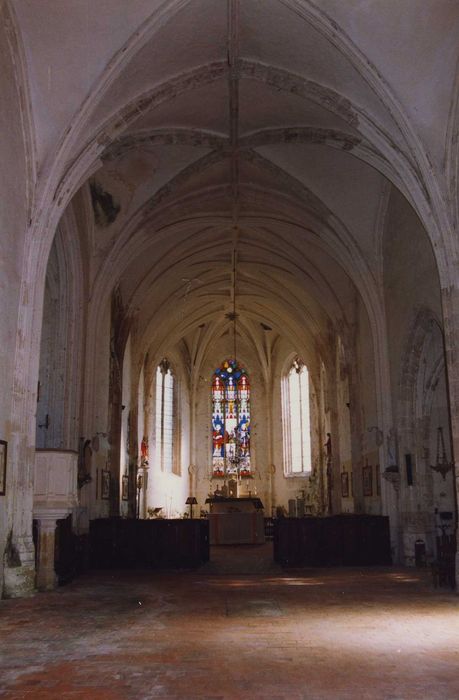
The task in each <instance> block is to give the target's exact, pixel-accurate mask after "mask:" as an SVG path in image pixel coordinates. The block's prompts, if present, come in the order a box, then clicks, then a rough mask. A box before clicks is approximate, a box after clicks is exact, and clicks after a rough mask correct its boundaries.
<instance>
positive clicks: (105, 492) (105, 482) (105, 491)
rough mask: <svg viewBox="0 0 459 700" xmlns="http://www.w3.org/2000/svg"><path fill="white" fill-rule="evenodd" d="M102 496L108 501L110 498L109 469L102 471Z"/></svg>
mask: <svg viewBox="0 0 459 700" xmlns="http://www.w3.org/2000/svg"><path fill="white" fill-rule="evenodd" d="M100 497H101V498H102V500H104V501H108V499H109V498H110V472H109V471H108V469H102V471H101V485H100Z"/></svg>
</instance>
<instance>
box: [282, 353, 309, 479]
mask: <svg viewBox="0 0 459 700" xmlns="http://www.w3.org/2000/svg"><path fill="white" fill-rule="evenodd" d="M282 398H283V402H282V403H283V426H284V469H285V473H286V474H287V475H290V476H294V475H301V474H305V475H306V474H309V473H310V471H311V424H310V423H311V420H310V406H309V372H308V369H307V367H306V365H305V364H304V362H303V361H302V360H300V359H299V358H297V359H296V360H294V362H293V364H292V366H291V368H290V371H289V373H288V375H287V377H286V378H285V381H284V385H283V397H282Z"/></svg>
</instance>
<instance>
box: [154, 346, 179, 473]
mask: <svg viewBox="0 0 459 700" xmlns="http://www.w3.org/2000/svg"><path fill="white" fill-rule="evenodd" d="M174 416H175V406H174V375H173V374H172V371H171V368H170V365H169V362H168V361H167V360H166V359H164V360H162V362H161V363H160V364H159V365H158V368H157V370H156V463H157V464H158V465H159V466H160V467H161V471H165V472H175V471H176V470H175V468H174V467H175V466H176V465H174Z"/></svg>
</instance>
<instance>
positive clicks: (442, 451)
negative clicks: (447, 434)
mask: <svg viewBox="0 0 459 700" xmlns="http://www.w3.org/2000/svg"><path fill="white" fill-rule="evenodd" d="M453 467H454V464H453V462H448V458H447V456H446V448H445V438H444V437H443V428H441V427H440V428H438V429H437V463H436V464H434V465H432V464H431V465H430V468H431V469H433V470H434V471H435V472H438V474H441V475H442V477H443V479H445V478H446V475H447V473H448V472H450V471H452V470H453Z"/></svg>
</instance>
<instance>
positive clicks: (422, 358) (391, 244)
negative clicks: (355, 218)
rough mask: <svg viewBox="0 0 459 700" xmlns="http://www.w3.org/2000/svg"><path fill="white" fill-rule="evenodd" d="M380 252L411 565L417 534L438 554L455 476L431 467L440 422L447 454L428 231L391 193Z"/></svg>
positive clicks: (403, 530) (401, 503)
mask: <svg viewBox="0 0 459 700" xmlns="http://www.w3.org/2000/svg"><path fill="white" fill-rule="evenodd" d="M402 232H403V233H402ZM383 250H384V293H385V303H386V315H387V329H388V332H387V337H388V346H389V357H390V371H391V384H392V388H393V391H392V403H393V412H394V416H395V424H396V429H395V431H394V443H393V450H394V452H395V459H396V463H397V464H398V465H399V470H400V490H399V493H398V494H397V498H398V507H399V510H400V541H401V545H402V546H401V548H402V553H403V557H404V561H405V563H407V564H413V563H414V548H415V542H416V540H418V539H420V540H422V541H424V542H425V544H426V552H427V557H428V559H433V558H434V557H435V554H436V551H435V536H436V535H438V534H439V530H438V527H437V525H438V518H437V516H436V515H435V510H438V511H450V512H454V510H455V505H454V491H453V489H454V486H453V476H452V473H451V472H450V473H449V474H447V475H446V477H445V479H443V477H442V476H441V475H440V474H438V473H434V471H433V470H432V469H431V468H430V465H431V464H435V463H436V460H437V439H438V432H437V428H438V427H439V426H441V427H442V430H443V437H444V440H445V447H446V452H447V456H448V458H450V457H451V433H450V418H449V408H448V396H447V384H446V372H445V361H444V346H443V342H444V341H443V330H442V308H441V296H440V283H439V276H438V270H437V265H436V262H435V258H434V254H433V250H432V247H431V244H430V241H429V240H428V238H427V235H426V233H425V231H424V230H423V228H422V226H421V224H420V222H419V220H418V219H417V217H416V215H415V213H414V212H413V210H412V209H411V208H410V207H409V205H408V204H407V202H406V201H405V200H404V199H403V198H402V197H401V196H400V195H399V194H398V193H396V192H393V193H392V196H391V199H390V204H389V210H388V216H387V220H386V228H385V237H384V249H383ZM407 455H410V456H411V457H410V458H411V462H412V465H411V473H412V476H409V474H408V469H409V467H408V466H407V459H409V458H407Z"/></svg>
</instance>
